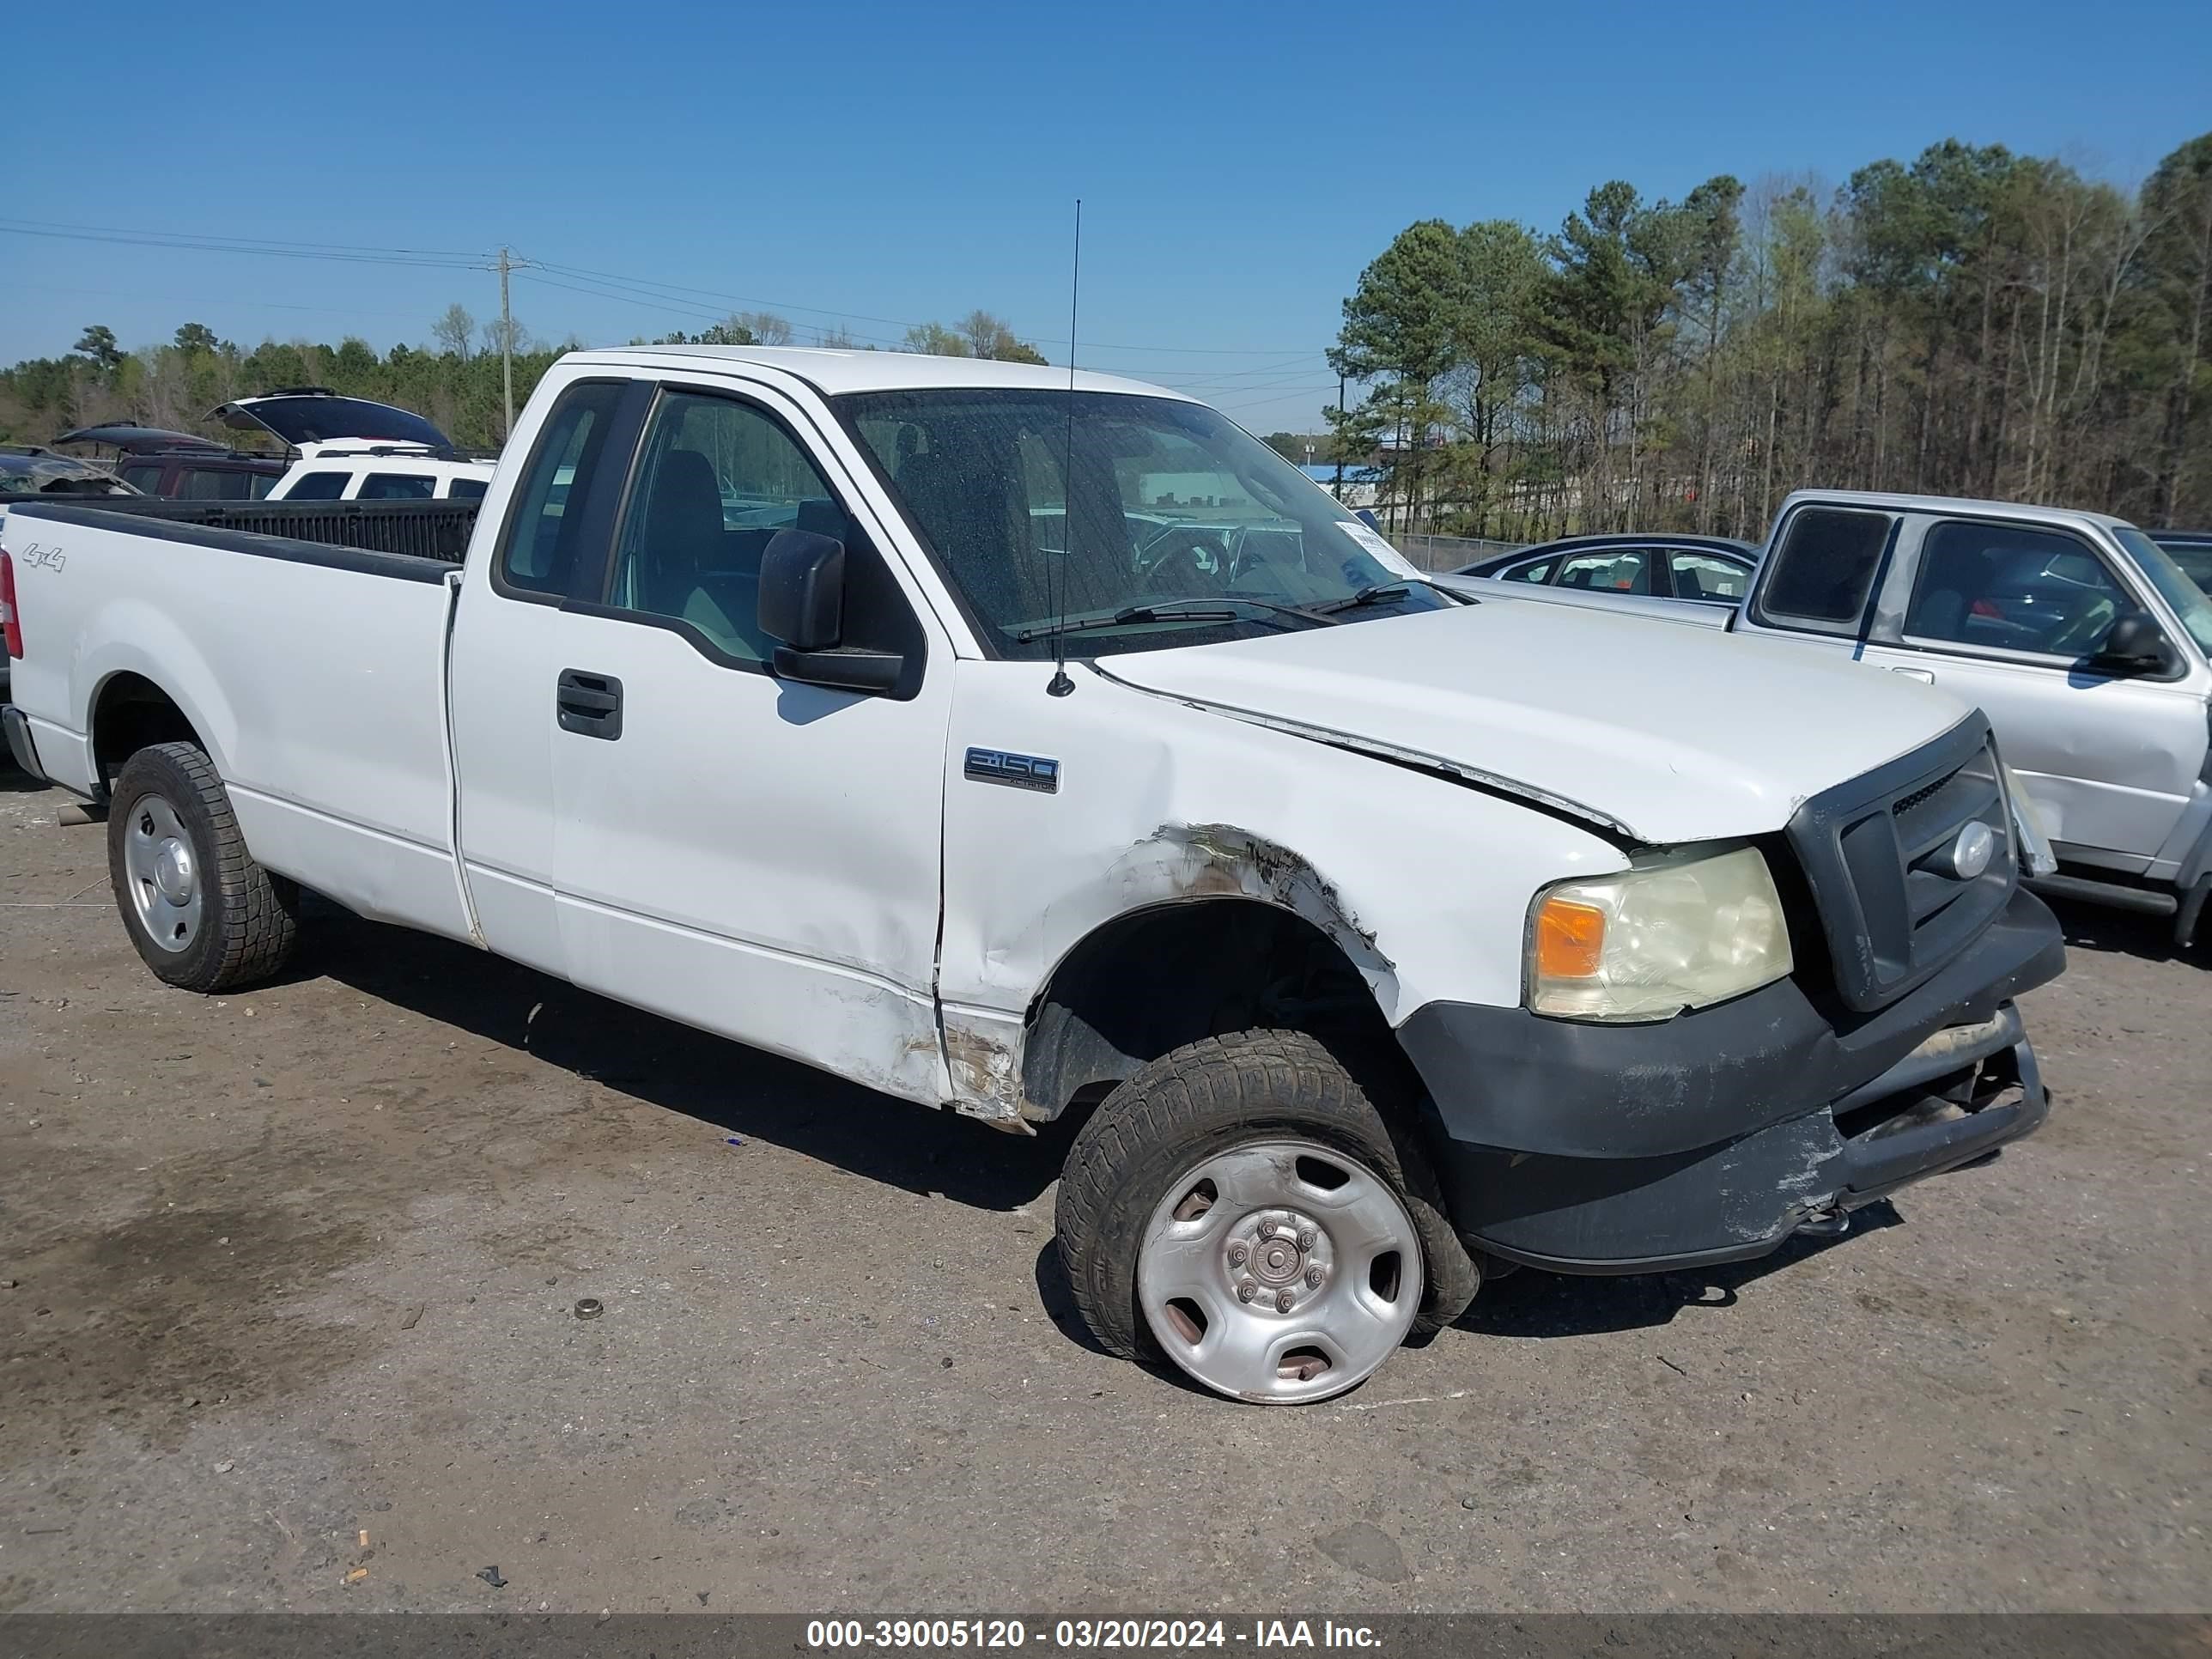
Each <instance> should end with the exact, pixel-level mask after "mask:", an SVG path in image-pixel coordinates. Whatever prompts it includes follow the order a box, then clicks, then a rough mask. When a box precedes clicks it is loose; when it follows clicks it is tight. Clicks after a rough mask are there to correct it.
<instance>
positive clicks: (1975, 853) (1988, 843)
mask: <svg viewBox="0 0 2212 1659" xmlns="http://www.w3.org/2000/svg"><path fill="white" fill-rule="evenodd" d="M1996 850H1997V837H1996V831H1995V830H1993V829H1990V826H1989V825H1988V824H1986V823H1983V822H1982V821H1981V820H1980V819H1978V818H1977V819H1976V820H1975V821H1974V822H1973V823H1970V824H1967V825H1966V827H1965V828H1964V829H1960V831H1959V838H1958V839H1957V840H1956V841H1954V842H1952V843H1951V857H1950V865H1951V873H1952V874H1953V875H1954V876H1956V877H1957V878H1959V879H1960V881H1972V880H1973V879H1974V878H1976V877H1978V876H1979V875H1981V874H1983V873H1984V872H1985V871H1987V870H1988V869H1989V867H1990V860H1991V859H1992V858H1994V857H1996Z"/></svg>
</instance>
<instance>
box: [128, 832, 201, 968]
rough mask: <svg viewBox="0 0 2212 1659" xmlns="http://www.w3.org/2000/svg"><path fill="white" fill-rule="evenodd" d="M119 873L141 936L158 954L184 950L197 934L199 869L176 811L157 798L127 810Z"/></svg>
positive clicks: (198, 924)
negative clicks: (159, 950) (157, 948)
mask: <svg viewBox="0 0 2212 1659" xmlns="http://www.w3.org/2000/svg"><path fill="white" fill-rule="evenodd" d="M123 869H124V874H125V876H126V877H127V878H129V881H130V888H131V907H132V908H134V909H136V910H137V912H138V922H139V925H140V926H141V927H143V928H145V930H146V933H147V936H148V937H149V939H152V940H153V941H154V943H155V944H156V945H160V946H161V948H162V949H163V950H164V951H185V950H189V949H190V948H191V943H192V941H193V940H194V939H197V938H198V937H199V933H200V913H201V908H202V906H201V901H200V877H199V869H198V866H197V864H196V862H195V861H194V860H193V858H192V843H191V837H190V836H187V835H186V834H185V826H184V824H183V823H181V822H180V821H179V819H178V817H177V813H176V809H175V808H174V807H173V806H171V805H169V803H168V802H167V801H165V800H163V799H161V797H160V796H159V795H148V796H145V797H143V799H141V800H140V801H139V802H138V804H137V805H136V806H134V807H132V808H131V823H130V825H129V827H128V828H127V829H125V831H124V836H123Z"/></svg>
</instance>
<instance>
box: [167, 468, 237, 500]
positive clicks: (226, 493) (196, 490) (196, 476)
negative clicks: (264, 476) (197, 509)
mask: <svg viewBox="0 0 2212 1659" xmlns="http://www.w3.org/2000/svg"><path fill="white" fill-rule="evenodd" d="M252 483H253V476H252V474H251V473H248V472H234V471H231V470H230V469H229V468H228V467H211V466H191V467H186V468H185V476H184V479H183V481H182V483H180V484H179V487H178V489H177V494H178V495H180V496H182V497H183V498H184V499H185V501H248V500H251V499H252V493H253V491H252Z"/></svg>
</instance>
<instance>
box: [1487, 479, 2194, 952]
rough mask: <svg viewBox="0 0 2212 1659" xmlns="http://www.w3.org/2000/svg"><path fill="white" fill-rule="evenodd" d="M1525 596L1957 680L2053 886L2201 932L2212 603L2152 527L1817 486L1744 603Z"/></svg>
mask: <svg viewBox="0 0 2212 1659" xmlns="http://www.w3.org/2000/svg"><path fill="white" fill-rule="evenodd" d="M2169 539H2178V538H2169ZM1462 586H1468V584H1465V583H1462ZM1481 587H1482V589H1483V590H1485V591H1490V592H1495V591H1496V589H1495V588H1493V587H1491V586H1490V585H1489V584H1482V585H1481ZM1525 591H1526V592H1527V594H1528V596H1529V597H1536V596H1539V595H1541V597H1543V598H1544V599H1547V600H1548V601H1550V602H1553V603H1556V604H1568V605H1576V606H1579V607H1583V608H1592V607H1595V608H1601V609H1610V610H1615V611H1621V612H1623V613H1624V614H1626V613H1631V612H1632V613H1634V614H1638V615H1643V616H1647V617H1670V613H1671V619H1672V620H1676V621H1681V622H1691V623H1701V624H1703V625H1704V626H1705V627H1706V628H1708V629H1726V630H1728V631H1731V632H1735V633H1739V634H1755V635H1759V636H1760V637H1761V638H1764V639H1766V640H1769V641H1777V642H1780V643H1783V644H1785V645H1788V646H1790V647H1795V648H1797V649H1799V650H1802V651H1803V652H1806V653H1809V654H1816V655H1821V656H1828V657H1833V658H1836V659H1840V660H1850V661H1856V662H1859V663H1863V664H1868V665H1873V666H1875V667H1877V668H1881V669H1887V670H1889V671H1892V672H1893V673H1895V674H1898V675H1902V676H1905V677H1907V678H1912V679H1917V680H1921V681H1924V682H1928V683H1929V684H1936V685H1940V686H1942V688H1943V689H1944V690H1948V691H1951V692H1953V693H1954V694H1955V695H1956V696H1959V697H1960V699H1962V700H1963V701H1966V702H1971V703H1973V704H1975V705H1976V706H1978V708H1981V709H1982V710H1983V711H1984V713H1985V714H1987V715H1988V716H1989V719H1990V724H1991V725H1992V726H1994V727H1995V728H1996V736H1997V742H1998V744H1999V745H2000V746H2001V747H2002V750H2003V751H2004V756H2005V758H2006V760H2007V761H2008V762H2009V763H2011V764H2012V765H2014V766H2015V767H2016V768H2017V769H2019V771H2020V774H2021V777H2022V778H2023V779H2025V780H2026V782H2027V792H2028V793H2029V795H2030V796H2031V798H2032V799H2033V801H2034V803H2035V805H2036V807H2037V809H2038V810H2039V811H2040V813H2041V814H2042V816H2043V817H2044V819H2045V824H2046V828H2047V829H2048V831H2049V834H2050V836H2051V840H2052V842H2054V844H2055V850H2056V853H2057V858H2058V860H2059V867H2058V868H2057V870H2056V871H2055V872H2050V873H2048V874H2039V875H2037V876H2036V877H2034V878H2033V879H2034V884H2035V885H2037V886H2038V887H2039V889H2040V890H2043V891H2045V892H2049V893H2057V894H2062V895H2063V896H2067V897H2069V898H2075V899H2081V900H2084V901H2087V902H2092V903H2100V904H2108V905H2116V906H2119V907H2121V908H2127V909H2132V910H2139V911H2143V912H2147V913H2148V914H2151V915H2160V916H2168V917H2171V918H2172V920H2173V928H2174V938H2175V940H2176V943H2177V946H2185V945H2188V944H2189V942H2190V941H2191V939H2193V938H2195V937H2196V935H2197V933H2198V932H2199V931H2200V924H2201V922H2202V921H2203V915H2204V910H2205V906H2206V903H2207V901H2208V897H2212V753H2208V750H2212V600H2208V599H2207V598H2206V596H2205V593H2204V592H2203V589H2202V588H2201V587H2200V586H2199V585H2198V584H2197V583H2196V582H2194V581H2192V580H2191V578H2190V577H2189V575H2188V574H2187V573H2186V572H2185V569H2184V568H2183V567H2182V566H2181V565H2180V564H2179V563H2178V562H2176V560H2175V558H2174V556H2172V553H2171V552H2170V551H2169V550H2168V549H2167V548H2166V547H2165V546H2163V545H2162V544H2161V542H2160V538H2154V537H2152V536H2149V535H2146V534H2145V533H2144V532H2142V531H2141V530H2138V529H2136V527H2135V526H2133V525H2130V524H2128V523H2126V522H2124V520H2119V519H2115V518H2112V517H2110V516H2108V515H2106V514H2105V513H2079V512H2074V511H2071V510H2069V509H2064V508H2060V507H2024V506H2021V505H2018V504H2016V503H2012V502H2004V501H1957V500H1951V499H1948V498H1945V497H1942V496H1929V495H1869V494H1862V493H1857V492H1853V491H1826V490H1819V491H1801V492H1800V493H1798V494H1796V495H1792V496H1790V499H1789V500H1788V501H1784V503H1783V507H1782V512H1781V513H1780V514H1779V515H1778V517H1777V519H1776V520H1775V526H1774V532H1773V535H1772V536H1771V538H1769V541H1768V545H1767V550H1766V552H1765V554H1764V555H1763V556H1762V558H1761V562H1760V563H1759V572H1758V574H1757V576H1756V577H1755V578H1754V580H1753V586H1752V589H1751V593H1750V598H1749V601H1748V603H1747V605H1744V606H1743V607H1742V608H1741V610H1740V611H1735V612H1727V611H1719V610H1718V609H1717V607H1715V606H1711V605H1682V604H1679V603H1675V602H1671V601H1663V600H1657V599H1638V600H1631V599H1626V598H1625V597H1622V596H1617V595H1614V594H1613V593H1609V592H1599V591H1585V592H1567V591H1565V590H1560V589H1541V588H1531V589H1528V590H1525Z"/></svg>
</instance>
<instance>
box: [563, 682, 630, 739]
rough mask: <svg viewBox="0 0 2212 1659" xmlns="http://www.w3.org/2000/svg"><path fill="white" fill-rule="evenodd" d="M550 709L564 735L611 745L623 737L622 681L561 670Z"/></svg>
mask: <svg viewBox="0 0 2212 1659" xmlns="http://www.w3.org/2000/svg"><path fill="white" fill-rule="evenodd" d="M553 707H554V710H555V713H556V714H557V715H558V717H559V719H560V721H561V729H562V731H563V732H575V733H576V734H577V735H578V736H579V737H585V738H606V739H608V740H609V741H610V742H611V741H613V740H614V739H615V738H619V737H620V736H622V714H623V693H622V682H621V681H620V680H618V679H616V678H612V677H611V676H610V675H606V674H593V673H589V672H586V671H585V670H583V669H580V668H564V669H562V671H561V678H560V681H559V683H558V684H556V686H555V688H554V692H553Z"/></svg>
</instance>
